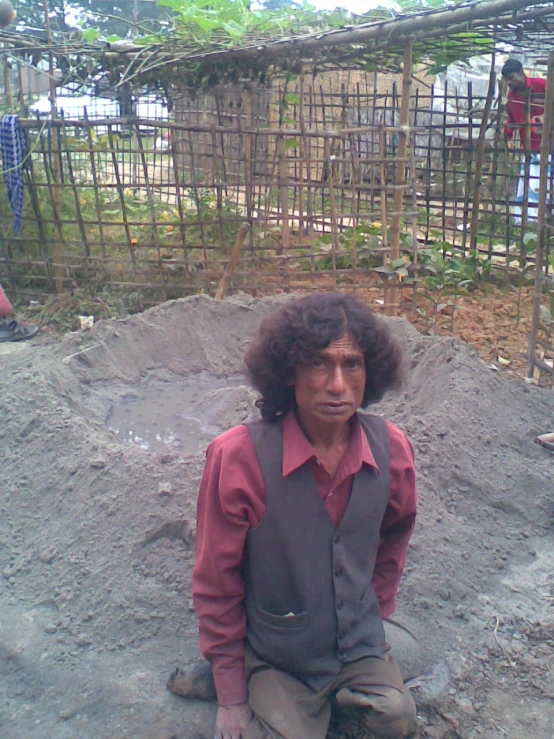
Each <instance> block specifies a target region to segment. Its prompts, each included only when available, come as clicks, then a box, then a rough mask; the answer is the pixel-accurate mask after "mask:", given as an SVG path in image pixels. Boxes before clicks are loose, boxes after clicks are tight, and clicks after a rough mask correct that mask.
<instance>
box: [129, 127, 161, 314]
mask: <svg viewBox="0 0 554 739" xmlns="http://www.w3.org/2000/svg"><path fill="white" fill-rule="evenodd" d="M134 133H135V136H136V138H137V142H138V146H139V150H140V160H141V164H142V172H143V175H144V183H145V187H146V200H147V202H148V208H149V210H150V218H151V219H152V224H151V226H152V236H153V240H154V244H155V245H156V255H157V257H158V266H159V267H160V271H161V272H162V274H164V272H163V268H162V267H163V265H162V252H161V247H160V237H159V233H158V219H157V218H156V208H155V205H154V196H153V194H152V187H151V186H150V175H149V173H148V163H147V161H146V155H145V153H144V147H143V143H142V134H141V132H140V128H139V127H138V126H137V127H136V128H135V132H134ZM161 297H162V303H165V301H166V300H167V294H166V291H165V289H163V290H162V296H161Z"/></svg>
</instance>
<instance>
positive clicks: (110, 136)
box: [108, 126, 137, 267]
mask: <svg viewBox="0 0 554 739" xmlns="http://www.w3.org/2000/svg"><path fill="white" fill-rule="evenodd" d="M108 141H109V143H110V153H111V155H112V165H113V171H114V176H115V183H116V189H117V194H118V196H119V204H120V205H121V216H122V218H123V225H124V228H125V236H126V237H127V247H128V249H129V253H130V254H131V261H132V263H133V265H134V266H135V267H136V263H137V261H136V255H135V249H134V244H133V240H132V238H131V229H130V227H129V217H128V214H127V204H126V202H125V193H124V192H123V190H124V187H123V181H122V179H121V175H120V172H119V162H118V161H117V152H116V149H115V141H114V137H113V132H112V127H111V126H108Z"/></svg>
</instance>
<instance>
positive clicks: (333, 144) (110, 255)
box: [0, 44, 548, 313]
mask: <svg viewBox="0 0 554 739" xmlns="http://www.w3.org/2000/svg"><path fill="white" fill-rule="evenodd" d="M410 49H411V46H410V44H408V46H407V47H406V54H405V60H404V62H405V63H404V81H403V85H402V86H401V89H397V86H396V84H394V85H393V87H392V88H391V89H390V90H389V91H387V92H384V93H383V92H380V91H378V86H377V84H376V83H375V75H373V74H372V75H369V74H368V75H366V76H365V77H363V78H359V77H358V78H357V81H356V83H355V84H353V85H350V86H347V85H345V84H343V85H342V86H341V88H340V89H338V90H337V89H336V86H335V89H334V88H333V85H332V84H330V83H329V80H325V84H324V83H322V82H320V81H319V80H318V78H317V77H313V76H312V75H311V74H310V75H306V76H304V74H301V75H300V77H299V78H298V80H297V81H296V82H295V83H294V85H292V84H291V83H286V82H281V83H278V84H275V85H274V86H273V87H272V88H269V89H261V88H255V87H252V86H245V85H243V86H240V87H239V86H237V87H236V88H235V89H226V90H224V91H222V92H221V93H217V92H215V93H210V95H201V94H197V95H196V96H188V97H187V96H181V97H180V98H178V100H177V103H176V105H175V111H174V113H173V116H172V120H165V121H164V120H157V119H148V118H140V117H137V116H122V117H110V118H98V117H96V118H95V117H92V116H89V115H87V113H86V111H85V114H84V115H83V116H82V117H80V118H78V119H77V118H71V119H69V118H66V117H64V115H63V111H61V110H59V111H58V110H57V109H55V110H54V112H53V115H52V116H51V119H50V120H49V121H48V122H46V121H44V120H42V119H40V118H34V119H33V118H22V119H21V126H22V127H23V128H24V129H25V130H26V131H27V134H28V139H29V147H30V152H31V153H30V155H29V157H28V159H27V162H26V169H25V179H26V185H27V187H26V195H25V197H26V200H25V209H24V216H23V229H22V232H21V233H20V234H16V233H14V232H13V231H12V229H11V218H12V216H11V213H10V211H9V208H8V207H7V205H6V203H5V202H4V201H5V198H0V234H1V236H0V280H1V281H2V282H3V284H5V287H6V288H7V289H8V290H9V291H10V292H11V293H12V294H13V295H14V297H16V298H17V297H20V298H22V299H27V300H28V299H31V298H36V297H37V296H41V295H44V294H46V293H49V292H53V291H58V292H60V291H68V290H73V289H75V288H77V287H86V288H87V289H89V290H90V291H91V292H94V291H103V290H108V291H116V292H118V293H120V294H127V295H133V296H134V297H136V298H137V299H138V300H140V304H143V305H148V304H151V303H155V302H159V301H162V300H166V299H169V298H177V297H182V296H185V295H188V294H191V293H194V292H198V291H201V290H203V291H205V292H207V293H209V294H215V293H216V291H217V288H218V286H219V283H220V281H221V279H222V277H223V276H224V275H225V284H226V289H229V290H235V291H236V290H244V291H247V292H250V293H253V294H257V295H259V294H264V293H267V292H275V291H289V290H295V289H320V288H326V289H334V288H340V287H342V286H344V287H350V288H357V287H359V288H364V289H366V288H371V289H373V290H374V291H375V294H376V296H377V297H378V298H379V299H382V300H383V301H384V303H385V308H386V310H387V311H388V312H389V313H394V312H395V311H396V309H397V307H398V304H399V303H400V302H401V301H402V300H405V299H411V295H412V293H413V290H414V285H415V286H416V287H417V283H418V280H419V278H420V269H421V268H422V264H423V261H424V257H425V254H426V252H428V251H429V250H431V249H432V248H435V249H437V248H438V249H440V250H442V252H443V253H447V252H449V251H451V250H452V248H454V249H457V250H459V253H460V254H461V255H466V256H467V255H470V254H471V253H478V254H479V255H480V258H482V259H485V260H487V261H490V262H491V264H492V265H493V266H494V267H495V268H496V269H498V270H501V271H504V272H508V271H509V270H510V269H511V268H512V267H517V268H518V269H520V270H522V269H526V268H527V267H528V265H529V264H531V265H532V264H534V258H535V255H534V254H533V253H530V249H529V248H528V245H529V243H530V241H529V238H528V234H529V233H531V234H532V233H533V232H534V233H536V225H537V215H538V214H537V209H536V208H533V207H531V206H530V205H528V203H527V201H526V200H525V199H524V202H523V203H522V204H520V206H521V213H520V214H519V215H518V217H517V218H514V214H515V209H516V208H517V207H518V203H517V202H516V197H515V195H516V187H517V180H518V177H519V173H520V166H521V164H522V163H523V164H524V165H526V166H529V162H530V160H531V157H532V152H530V151H528V150H527V151H525V150H523V151H522V150H521V149H518V148H517V147H516V149H515V150H514V151H508V149H507V148H506V146H505V143H504V138H503V134H502V126H503V111H504V108H505V93H504V91H503V90H502V88H501V86H500V85H499V81H498V80H497V79H496V76H495V75H494V72H491V78H490V84H489V88H488V93H487V94H486V95H485V96H481V97H480V96H478V95H476V94H475V93H474V92H473V90H472V88H471V85H469V86H468V91H467V94H462V93H461V92H460V91H459V90H456V89H449V88H448V86H446V87H445V88H444V89H441V90H439V89H438V88H437V87H436V86H434V85H429V87H425V85H423V86H422V85H418V86H417V88H416V89H415V92H414V93H412V91H411V81H412V74H411V53H410ZM13 100H17V95H14V96H13ZM12 104H13V105H16V103H15V102H14V103H12ZM518 213H519V211H518ZM243 226H247V228H246V227H245V228H243ZM544 250H545V252H547V251H548V239H547V240H546V243H545V244H544ZM402 259H403V260H404V262H405V266H406V269H405V270H403V267H402V265H400V267H399V260H402ZM231 262H232V264H233V270H231V271H230V270H229V269H228V267H229V265H230V263H231ZM399 270H400V271H399ZM547 274H548V272H547Z"/></svg>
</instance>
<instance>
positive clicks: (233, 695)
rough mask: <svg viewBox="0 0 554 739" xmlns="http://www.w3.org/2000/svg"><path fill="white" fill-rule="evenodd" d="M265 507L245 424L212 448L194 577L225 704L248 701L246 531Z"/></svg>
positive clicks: (203, 637) (203, 634)
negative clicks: (243, 572)
mask: <svg viewBox="0 0 554 739" xmlns="http://www.w3.org/2000/svg"><path fill="white" fill-rule="evenodd" d="M264 512H265V484H264V481H263V476H262V473H261V470H260V468H259V464H258V461H257V457H256V452H255V450H254V447H253V445H252V441H251V439H250V435H249V433H248V430H247V429H246V427H244V426H239V427H237V428H235V429H232V430H231V431H230V432H227V433H226V434H223V435H222V436H220V437H218V438H217V439H216V440H215V441H214V442H212V444H211V445H210V446H209V448H208V452H207V455H206V465H205V468H204V474H203V476H202V482H201V484H200V491H199V496H198V511H197V531H196V564H195V568H194V574H193V580H192V595H193V599H194V607H195V610H196V614H197V616H198V621H199V631H200V651H201V652H202V654H203V655H204V656H205V657H206V659H208V660H209V661H210V662H211V664H212V668H213V673H214V680H215V686H216V691H217V697H218V703H219V705H220V706H221V707H227V706H236V705H239V704H243V703H246V701H247V699H248V691H247V685H246V678H245V674H244V639H245V637H246V617H245V613H244V608H243V600H244V582H243V579H242V576H241V566H242V562H243V557H244V547H245V542H246V536H247V534H248V530H249V528H250V527H251V526H254V525H256V524H257V523H258V522H259V520H260V519H261V517H262V516H263V514H264Z"/></svg>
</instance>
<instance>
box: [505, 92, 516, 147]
mask: <svg viewBox="0 0 554 739" xmlns="http://www.w3.org/2000/svg"><path fill="white" fill-rule="evenodd" d="M506 114H507V120H506V124H505V126H504V138H505V139H506V141H508V142H510V141H513V138H514V123H515V120H514V114H513V112H512V109H511V106H510V102H509V101H508V104H507V105H506Z"/></svg>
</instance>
